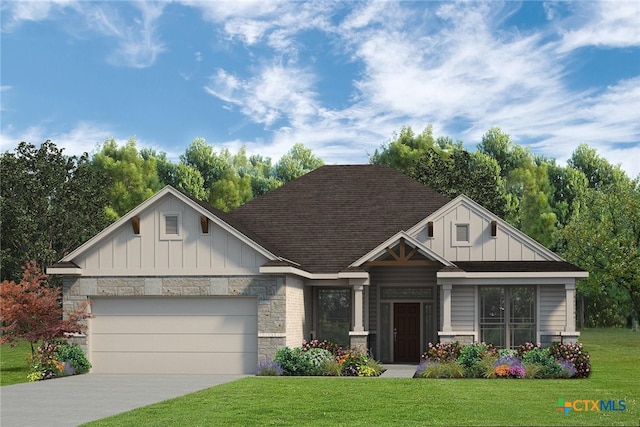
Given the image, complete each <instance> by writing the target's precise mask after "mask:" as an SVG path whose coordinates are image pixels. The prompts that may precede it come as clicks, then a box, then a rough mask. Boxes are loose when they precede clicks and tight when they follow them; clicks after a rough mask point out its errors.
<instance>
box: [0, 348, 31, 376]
mask: <svg viewBox="0 0 640 427" xmlns="http://www.w3.org/2000/svg"><path fill="white" fill-rule="evenodd" d="M30 356H31V346H30V345H29V343H28V342H27V341H22V340H21V341H19V342H18V344H17V345H16V346H15V347H13V348H11V347H10V346H9V344H2V345H1V346H0V386H3V385H11V384H18V383H26V382H27V374H28V373H29V357H30Z"/></svg>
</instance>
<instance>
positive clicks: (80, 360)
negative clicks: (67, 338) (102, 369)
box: [55, 343, 91, 375]
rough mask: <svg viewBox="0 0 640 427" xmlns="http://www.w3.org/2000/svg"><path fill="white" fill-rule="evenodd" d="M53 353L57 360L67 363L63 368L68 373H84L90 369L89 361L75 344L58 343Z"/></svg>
mask: <svg viewBox="0 0 640 427" xmlns="http://www.w3.org/2000/svg"><path fill="white" fill-rule="evenodd" d="M55 354H56V359H57V360H59V361H61V362H66V364H67V365H69V366H65V369H64V371H65V372H66V373H68V374H69V375H76V374H86V373H87V372H89V370H90V369H91V363H90V362H89V360H88V359H87V356H86V355H85V354H84V351H82V349H81V348H80V346H78V345H77V344H67V343H63V344H60V345H59V346H58V348H57V350H56V352H55Z"/></svg>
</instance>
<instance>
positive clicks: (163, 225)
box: [160, 211, 183, 240]
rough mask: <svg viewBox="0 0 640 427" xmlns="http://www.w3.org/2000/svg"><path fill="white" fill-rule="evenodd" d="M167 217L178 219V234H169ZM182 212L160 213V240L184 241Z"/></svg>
mask: <svg viewBox="0 0 640 427" xmlns="http://www.w3.org/2000/svg"><path fill="white" fill-rule="evenodd" d="M167 217H176V218H177V231H178V233H177V234H169V233H167ZM182 238H183V236H182V212H180V211H165V212H160V240H182Z"/></svg>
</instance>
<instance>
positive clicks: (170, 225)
mask: <svg viewBox="0 0 640 427" xmlns="http://www.w3.org/2000/svg"><path fill="white" fill-rule="evenodd" d="M164 221H165V222H164V224H165V229H164V230H165V234H173V235H176V234H178V215H166V216H165V217H164Z"/></svg>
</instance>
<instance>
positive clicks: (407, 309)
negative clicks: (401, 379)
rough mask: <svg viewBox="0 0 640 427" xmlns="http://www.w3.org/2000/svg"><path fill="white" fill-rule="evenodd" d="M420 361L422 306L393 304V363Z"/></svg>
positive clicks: (416, 304) (417, 304)
mask: <svg viewBox="0 0 640 427" xmlns="http://www.w3.org/2000/svg"><path fill="white" fill-rule="evenodd" d="M419 359H420V304H419V303H395V304H393V361H394V362H396V363H401V362H411V363H413V362H417V361H418V360H419Z"/></svg>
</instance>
